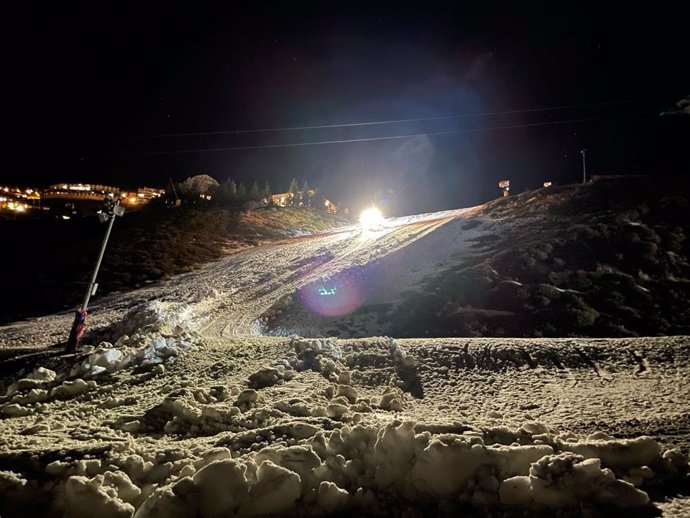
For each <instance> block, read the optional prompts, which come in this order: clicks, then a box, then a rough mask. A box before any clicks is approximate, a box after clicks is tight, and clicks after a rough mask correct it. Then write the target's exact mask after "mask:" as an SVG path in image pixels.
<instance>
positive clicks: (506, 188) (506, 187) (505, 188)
mask: <svg viewBox="0 0 690 518" xmlns="http://www.w3.org/2000/svg"><path fill="white" fill-rule="evenodd" d="M498 186H499V187H500V188H501V191H502V192H503V197H504V198H505V197H506V196H508V195H509V194H510V180H501V181H500V182H498Z"/></svg>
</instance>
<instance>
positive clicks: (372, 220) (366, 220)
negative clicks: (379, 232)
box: [359, 207, 384, 229]
mask: <svg viewBox="0 0 690 518" xmlns="http://www.w3.org/2000/svg"><path fill="white" fill-rule="evenodd" d="M383 221H384V219H383V214H381V211H380V210H379V209H377V208H376V207H370V208H368V209H366V210H365V211H364V212H362V215H361V216H360V217H359V224H360V225H362V228H364V229H373V228H376V227H378V226H380V225H382V224H383Z"/></svg>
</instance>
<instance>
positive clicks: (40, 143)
mask: <svg viewBox="0 0 690 518" xmlns="http://www.w3.org/2000/svg"><path fill="white" fill-rule="evenodd" d="M68 4H70V3H64V2H52V3H51V4H48V3H46V5H40V4H38V3H35V4H33V5H31V6H26V5H25V6H23V7H22V6H15V7H12V8H6V10H5V12H4V18H5V23H6V24H7V25H8V26H9V27H10V28H11V31H10V32H8V33H6V34H5V36H4V39H5V40H6V41H5V45H4V47H5V53H4V54H5V60H4V61H5V63H4V69H5V74H3V75H4V78H5V81H4V83H5V85H6V86H9V94H8V93H6V103H5V104H6V116H5V122H6V124H7V127H8V128H10V134H11V135H10V136H9V137H8V138H7V139H6V142H7V145H8V146H9V147H8V149H7V151H6V155H5V156H9V157H10V162H9V164H7V165H6V167H4V168H3V170H4V171H3V174H2V178H1V179H0V181H1V182H2V183H11V184H13V183H16V184H19V185H46V184H49V183H51V182H59V181H83V182H103V183H107V184H111V185H118V186H123V187H129V186H131V187H135V186H141V185H154V186H156V185H160V186H163V185H165V184H166V183H167V181H168V178H169V177H171V178H173V180H176V181H180V180H183V179H184V178H186V177H187V176H190V175H192V174H199V173H207V174H210V175H211V176H213V177H215V178H216V179H218V180H222V179H224V178H226V177H228V176H230V177H233V178H235V179H236V180H238V181H244V182H246V183H248V184H251V182H253V181H254V180H255V179H256V180H258V181H259V182H260V183H261V184H263V182H264V181H266V180H268V181H269V182H270V183H271V186H272V188H273V190H274V192H278V191H281V190H285V189H286V188H287V186H288V183H289V181H290V179H291V178H292V177H297V178H298V179H300V181H301V180H304V179H306V180H308V181H309V182H310V183H311V184H313V185H317V186H318V187H320V188H321V189H322V191H323V192H324V194H325V195H326V196H328V197H329V198H331V199H333V200H342V201H343V202H345V203H346V204H348V205H350V206H352V207H355V208H356V207H358V206H360V205H362V204H364V203H368V202H370V201H376V202H377V203H380V204H381V205H383V206H384V207H385V211H386V212H387V213H388V214H405V213H412V212H419V211H427V210H436V209H445V208H451V207H460V206H467V205H473V204H476V203H479V202H483V201H486V200H487V199H490V198H493V197H496V196H497V195H498V194H499V190H498V188H497V186H496V183H497V182H498V180H500V179H503V178H508V179H510V180H511V185H512V187H513V190H514V191H517V192H519V191H521V190H523V189H525V188H532V187H537V186H539V185H541V182H543V181H545V180H551V181H554V182H557V183H570V182H573V181H578V180H579V179H580V177H581V157H580V154H579V150H580V149H582V148H583V147H586V148H587V150H588V151H587V156H588V169H589V170H590V171H591V172H593V173H595V174H596V173H602V174H604V173H636V174H654V175H660V176H662V177H665V178H669V177H670V175H671V174H672V173H689V174H690V153H688V149H689V148H690V146H689V145H688V143H690V116H682V115H676V116H664V117H660V116H659V113H660V112H662V111H664V110H668V109H670V108H672V107H673V106H674V104H675V103H676V102H677V101H679V100H680V99H682V98H684V97H686V96H688V95H689V94H690V81H689V80H688V79H689V74H688V66H687V61H688V44H687V41H688V40H687V18H686V17H685V16H683V15H682V13H680V12H678V11H676V10H675V8H672V7H671V8H666V9H662V8H661V7H650V6H649V5H647V6H646V8H645V9H640V10H639V11H634V9H633V8H632V7H630V6H631V5H632V4H631V3H629V4H628V7H626V9H625V10H621V9H619V8H617V7H608V8H607V7H606V6H604V5H603V3H600V4H599V5H598V6H595V7H588V6H586V5H585V4H583V3H577V2H572V3H569V4H568V6H566V7H562V6H560V5H556V4H559V3H558V2H552V3H551V6H550V7H547V8H544V6H540V7H533V8H532V7H525V6H523V5H519V4H521V3H520V2H512V3H511V5H512V6H511V7H498V6H496V5H491V6H488V7H487V6H484V7H482V6H480V5H479V4H485V3H483V2H472V3H469V2H416V3H412V2H394V1H391V2H354V1H353V2H325V1H324V2H312V3H303V2H280V5H274V3H272V2H245V3H242V4H238V5H235V4H234V3H231V2H227V3H221V2H218V3H207V4H204V3H202V2H186V3H185V4H175V3H173V2H168V3H148V2H139V3H138V4H134V3H126V2H122V3H115V2H113V3H101V2H90V3H88V4H87V3H71V5H68ZM275 4H278V2H275ZM622 101H625V102H622ZM627 101H635V102H627ZM573 105H577V107H570V108H562V109H558V110H541V109H542V108H551V107H560V106H573ZM534 109H539V110H536V111H534ZM520 110H530V111H520ZM506 111H518V112H516V113H503V114H500V113H499V112H506ZM497 113H498V114H497ZM477 114H485V115H481V116H478V115H477ZM491 114H493V115H491ZM455 115H473V116H471V117H458V118H438V117H447V116H455ZM420 118H432V120H427V121H416V122H405V123H395V124H383V125H365V126H344V127H335V128H320V129H308V130H292V131H274V132H246V133H228V134H216V135H187V136H178V137H171V136H167V137H156V138H143V137H148V136H156V135H171V134H180V133H199V132H219V131H232V130H251V129H267V128H285V127H295V126H299V127H303V126H316V125H334V124H351V123H361V122H375V121H391V120H399V119H420ZM434 118H435V119H434ZM581 119H586V120H581ZM573 120H578V122H567V121H573ZM550 123H558V124H550ZM506 127H508V128H506ZM492 128H493V129H492ZM496 128H504V129H496ZM438 132H441V133H444V132H454V133H450V134H444V135H429V133H438ZM406 134H415V135H417V136H415V137H410V138H398V139H391V140H370V141H364V142H357V143H337V144H328V145H300V146H293V147H269V148H266V147H263V148H261V147H259V148H254V149H241V150H237V149H236V150H230V151H227V150H226V151H210V150H209V148H228V147H252V146H272V145H282V144H304V143H313V142H319V141H332V140H351V139H368V138H378V137H390V136H400V135H406ZM185 150H206V151H195V152H191V153H181V151H185ZM171 151H173V152H175V153H169V152H171Z"/></svg>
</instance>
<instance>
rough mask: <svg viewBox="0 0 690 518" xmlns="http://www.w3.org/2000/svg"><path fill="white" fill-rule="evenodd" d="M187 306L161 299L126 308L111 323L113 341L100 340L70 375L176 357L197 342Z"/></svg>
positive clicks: (154, 362) (96, 372)
mask: <svg viewBox="0 0 690 518" xmlns="http://www.w3.org/2000/svg"><path fill="white" fill-rule="evenodd" d="M189 311H190V310H189V308H188V307H184V308H182V309H180V308H179V307H172V306H171V305H166V304H165V303H162V302H160V301H153V302H147V303H145V304H142V305H140V306H137V307H136V308H134V309H132V310H131V311H129V312H128V313H127V314H126V315H125V316H124V317H123V318H122V320H121V321H120V322H118V323H116V324H115V325H113V326H112V327H111V328H110V330H109V335H110V336H112V337H113V338H116V340H115V343H114V344H112V343H110V342H101V343H100V345H99V346H98V347H96V348H93V349H91V350H90V351H89V356H88V358H86V359H85V360H83V361H82V362H81V364H79V365H75V366H74V368H73V369H72V371H71V373H70V375H71V376H77V375H82V376H96V375H98V374H102V373H106V372H107V373H113V372H117V371H119V370H122V369H124V368H128V367H152V366H155V365H159V364H162V363H164V362H166V361H168V360H170V359H172V358H175V357H177V356H179V355H180V354H182V353H184V352H185V351H187V349H189V348H190V347H191V346H192V345H193V344H194V343H195V342H197V341H198V336H197V335H196V333H195V332H194V331H193V330H192V327H193V326H190V319H189Z"/></svg>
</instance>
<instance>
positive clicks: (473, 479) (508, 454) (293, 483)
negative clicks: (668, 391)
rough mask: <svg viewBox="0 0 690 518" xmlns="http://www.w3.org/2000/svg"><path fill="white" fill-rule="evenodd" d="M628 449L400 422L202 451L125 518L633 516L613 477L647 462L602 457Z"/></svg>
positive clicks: (623, 444)
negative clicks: (490, 440) (441, 510)
mask: <svg viewBox="0 0 690 518" xmlns="http://www.w3.org/2000/svg"><path fill="white" fill-rule="evenodd" d="M648 440H649V439H645V441H643V442H646V441H648ZM650 441H651V440H650ZM564 444H569V445H570V446H573V445H575V444H577V443H572V444H571V443H564ZM585 444H586V443H585ZM636 444H637V443H636V442H635V441H626V440H619V441H607V442H606V443H605V444H602V445H600V450H599V451H600V453H603V454H605V455H604V458H605V459H606V460H602V459H600V458H586V457H585V456H583V455H579V454H576V453H573V452H571V451H559V450H558V447H555V446H551V445H547V444H517V443H514V444H513V445H510V446H506V445H491V444H485V442H484V439H483V437H482V436H481V434H450V433H447V434H439V435H432V434H431V433H430V432H428V431H425V432H422V433H416V431H415V423H413V422H409V421H406V422H399V421H398V422H393V423H390V424H388V425H386V426H383V427H381V428H376V427H373V426H353V427H350V426H345V427H343V428H341V429H340V430H335V431H333V432H332V433H330V434H324V433H323V432H321V433H317V434H316V435H313V436H311V437H310V438H308V439H306V440H305V441H304V442H303V443H302V444H300V445H295V446H288V447H285V446H271V447H267V448H264V449H262V450H260V451H258V452H255V453H250V454H248V455H244V456H241V457H236V458H230V457H229V455H230V454H229V453H228V454H227V455H219V454H222V451H213V452H209V454H208V460H209V461H210V462H209V463H206V462H205V461H204V460H202V461H200V462H199V466H203V467H201V469H199V470H198V471H196V473H195V474H194V475H193V476H187V477H183V478H180V479H178V480H177V481H176V482H174V483H173V484H171V485H168V486H164V487H160V488H158V489H156V490H155V491H154V492H153V494H151V496H149V497H148V499H147V500H146V501H145V502H144V504H143V505H142V506H141V508H139V510H138V511H137V513H136V515H135V516H136V518H150V517H158V516H174V517H176V516H231V515H232V516H251V515H266V514H286V513H304V514H323V513H333V512H346V511H350V512H352V511H355V510H356V509H363V508H365V507H369V506H371V505H372V504H375V505H376V504H377V505H379V506H383V507H379V508H382V509H385V508H386V507H385V506H386V505H388V506H390V505H391V502H392V501H398V502H400V503H404V502H433V501H437V502H438V501H443V502H446V503H447V504H448V505H450V506H451V507H453V506H454V511H460V510H461V509H462V508H468V507H474V508H477V509H485V510H491V509H501V508H505V509H509V508H514V507H515V506H520V507H521V508H522V509H533V510H541V511H543V510H546V509H553V510H557V509H567V508H576V507H582V508H587V506H597V505H599V506H600V505H606V506H609V507H611V508H641V507H645V506H647V505H649V496H648V495H647V493H646V492H645V491H644V490H643V489H641V488H640V487H636V485H635V484H632V483H630V482H628V481H625V480H622V479H621V478H620V477H619V476H618V474H620V473H630V472H631V469H630V465H631V463H635V462H641V461H642V460H647V459H645V455H644V454H643V452H642V451H641V450H638V452H639V453H640V454H641V455H642V456H641V457H637V458H636V459H635V458H634V457H633V460H631V458H630V457H626V458H625V462H623V463H621V462H619V461H621V460H623V458H622V457H617V456H616V455H611V452H613V451H616V450H619V449H627V450H630V451H633V450H635V448H636V447H637V446H636ZM683 463H684V464H683ZM651 464H652V465H654V466H655V469H654V470H653V469H651V468H649V467H646V466H640V465H638V466H637V467H636V468H635V470H636V472H637V473H643V474H645V476H647V477H649V479H651V478H653V477H659V476H664V474H667V475H668V474H672V473H673V469H676V470H679V469H680V470H681V471H682V470H683V469H684V470H685V471H684V473H687V462H685V461H680V460H677V461H675V462H674V463H672V464H673V466H671V464H669V461H668V459H667V457H666V458H665V457H663V456H661V455H660V454H658V453H657V454H656V455H655V457H654V458H653V459H651ZM672 468H673V469H672ZM643 478H644V477H643ZM451 502H452V503H451Z"/></svg>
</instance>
